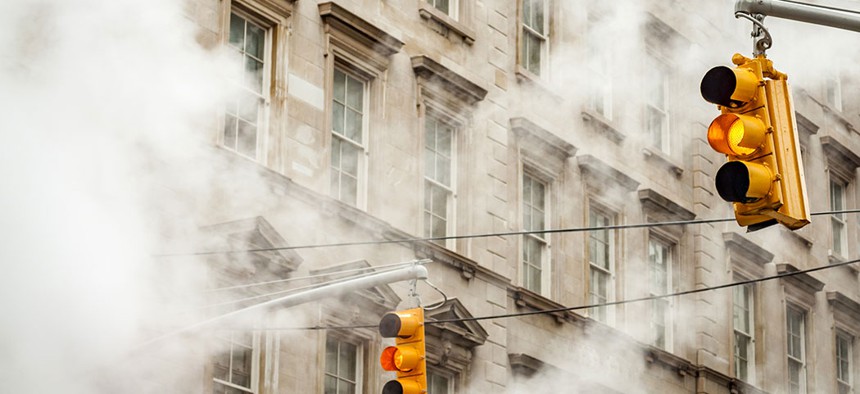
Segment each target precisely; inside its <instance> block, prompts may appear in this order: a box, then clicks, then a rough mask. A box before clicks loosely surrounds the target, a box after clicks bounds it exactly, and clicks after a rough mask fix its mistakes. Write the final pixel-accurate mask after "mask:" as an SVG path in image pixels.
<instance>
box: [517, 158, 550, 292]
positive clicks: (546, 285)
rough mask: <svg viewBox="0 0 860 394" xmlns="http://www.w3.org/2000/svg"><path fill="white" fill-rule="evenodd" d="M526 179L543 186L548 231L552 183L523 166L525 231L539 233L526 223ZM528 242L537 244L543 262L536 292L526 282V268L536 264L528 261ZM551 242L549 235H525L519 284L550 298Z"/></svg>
mask: <svg viewBox="0 0 860 394" xmlns="http://www.w3.org/2000/svg"><path fill="white" fill-rule="evenodd" d="M526 177H528V178H530V179H532V182H534V183H538V184H540V185H541V186H543V206H544V210H543V229H540V230H546V229H549V228H552V227H551V217H552V216H551V201H552V198H551V196H552V181H550V180H548V179H547V177H546V176H542V175H540V171H539V170H537V169H535V168H534V167H532V166H529V165H526V164H524V165H523V169H522V172H521V175H520V177H519V180H520V188H519V196H520V198H519V201H520V213H521V214H520V218H521V220H522V221H523V222H522V228H523V230H530V231H531V230H534V231H539V230H537V229H531V228H529V229H527V228H526V223H525V213H526V200H525V190H524V189H525V182H526ZM526 240H531V241H534V242H537V243H538V245H539V247H540V251H541V256H540V258H541V261H540V279H539V282H538V283H539V286H540V289H538V290H537V291H535V289H532V288H530V287H529V286H528V284H527V282H526V268H527V267H526V266H527V265H531V266H534V264H530V262H528V261H526V259H525V257H526V256H525V254H526V250H525V249H526ZM551 245H552V243H551V240H550V235H549V234H523V236H522V238H521V246H520V248H521V253H520V254H519V256H520V259H519V260H520V264H519V283H520V284H521V285H522V287H523V288H525V289H527V290H529V291H532V292H534V293H536V294H540V295H543V296H545V297H549V296H550V295H551V294H552V287H553V286H552V263H551V262H552V258H551Z"/></svg>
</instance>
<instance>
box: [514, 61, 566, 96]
mask: <svg viewBox="0 0 860 394" xmlns="http://www.w3.org/2000/svg"><path fill="white" fill-rule="evenodd" d="M514 75H516V76H517V82H519V83H521V84H528V85H531V86H533V87H536V88H538V89H540V90H541V93H542V94H545V95H547V96H549V97H550V98H552V100H554V101H555V102H556V103H562V102H564V98H562V97H561V96H560V95H558V94H557V93H555V92H554V91H553V89H551V88H550V87H549V85H547V83H549V82H548V81H546V80H545V79H543V78H541V76H540V75H537V74H535V73H533V72H531V71H529V70H527V69H526V68H525V67H523V66H522V65H520V64H519V63H518V64H517V67H516V69H515V70H514Z"/></svg>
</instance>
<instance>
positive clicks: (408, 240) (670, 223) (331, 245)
mask: <svg viewBox="0 0 860 394" xmlns="http://www.w3.org/2000/svg"><path fill="white" fill-rule="evenodd" d="M845 213H860V209H846V210H841V211H824V212H813V213H812V214H811V215H812V216H822V215H834V214H845ZM734 220H736V219H735V218H719V219H692V220H675V221H666V222H648V223H633V224H616V225H611V226H593V227H570V228H559V229H546V230H523V231H506V232H497V233H483V234H467V235H451V236H446V237H427V238H401V239H386V240H375V241H353V242H336V243H325V244H308V245H296V246H279V247H271V248H254V249H239V250H213V251H203V252H180V253H162V254H155V255H153V257H183V256H185V257H188V256H208V255H219V254H241V253H257V252H275V251H281V250H300V249H320V248H335V247H344V246H362V245H384V244H397V243H414V242H432V241H447V240H456V239H471V238H489V237H507V236H512V235H526V234H557V233H578V232H584V231H601V230H631V229H638V228H652V227H667V226H683V225H690V224H708V223H721V222H731V221H734Z"/></svg>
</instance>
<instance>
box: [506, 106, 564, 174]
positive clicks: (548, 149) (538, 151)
mask: <svg viewBox="0 0 860 394" xmlns="http://www.w3.org/2000/svg"><path fill="white" fill-rule="evenodd" d="M510 124H511V131H513V132H514V135H515V136H516V137H517V141H518V143H519V146H520V149H522V150H523V151H525V152H526V154H528V155H530V156H532V157H534V158H543V157H545V156H547V154H549V156H551V157H552V158H553V159H554V160H553V161H554V162H555V165H554V166H553V167H554V168H553V170H554V171H556V172H561V170H562V168H561V167H562V166H563V165H564V162H565V161H567V159H568V158H570V157H573V156H574V155H576V151H577V148H576V147H575V146H573V145H572V144H570V143H568V142H567V141H565V140H563V139H561V138H559V137H558V136H557V135H555V134H553V133H551V132H549V131H548V130H546V129H544V128H543V127H540V126H538V125H537V124H535V123H534V122H532V121H531V120H529V119H527V118H524V117H517V118H511V120H510Z"/></svg>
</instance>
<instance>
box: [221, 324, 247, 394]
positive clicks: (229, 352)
mask: <svg viewBox="0 0 860 394" xmlns="http://www.w3.org/2000/svg"><path fill="white" fill-rule="evenodd" d="M218 341H219V342H220V344H219V346H223V348H224V349H225V350H224V351H223V352H221V353H220V354H218V355H217V356H215V360H214V362H213V382H214V383H213V392H214V393H215V394H222V393H223V394H227V393H236V394H238V393H256V392H257V379H256V375H257V374H256V373H255V369H256V365H255V359H256V352H255V351H254V349H255V346H254V343H255V342H256V339H255V335H254V334H253V333H251V332H240V331H229V332H224V333H222V335H219V336H218Z"/></svg>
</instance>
